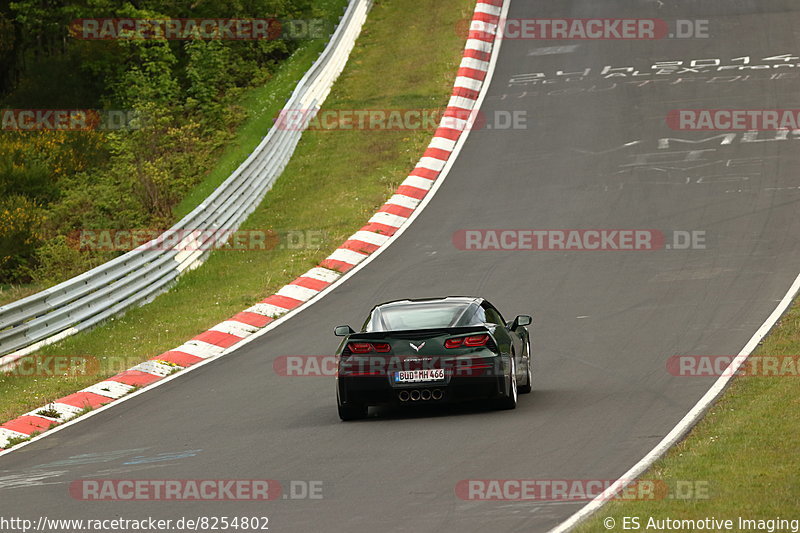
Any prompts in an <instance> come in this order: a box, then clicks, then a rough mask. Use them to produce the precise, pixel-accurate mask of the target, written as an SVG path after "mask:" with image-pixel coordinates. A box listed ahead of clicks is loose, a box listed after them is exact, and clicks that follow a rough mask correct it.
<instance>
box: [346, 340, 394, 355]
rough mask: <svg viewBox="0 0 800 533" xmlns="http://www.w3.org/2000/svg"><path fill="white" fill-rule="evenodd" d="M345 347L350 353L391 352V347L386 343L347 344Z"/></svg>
mask: <svg viewBox="0 0 800 533" xmlns="http://www.w3.org/2000/svg"><path fill="white" fill-rule="evenodd" d="M347 347H348V348H349V349H350V352H351V353H371V352H378V353H387V352H389V351H391V349H392V347H391V346H390V345H389V343H387V342H376V343H373V344H370V343H369V342H349V343H347Z"/></svg>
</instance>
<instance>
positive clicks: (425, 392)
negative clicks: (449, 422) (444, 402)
mask: <svg viewBox="0 0 800 533" xmlns="http://www.w3.org/2000/svg"><path fill="white" fill-rule="evenodd" d="M397 397H398V398H399V399H400V401H401V402H407V401H409V400H410V401H412V402H418V401H420V400H422V401H423V402H427V401H429V400H441V399H442V398H443V397H444V393H443V392H442V390H441V389H433V390H431V389H422V390H419V389H413V390H411V391H408V390H401V391H400V392H398V393H397Z"/></svg>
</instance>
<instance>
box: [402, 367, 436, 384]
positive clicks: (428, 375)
mask: <svg viewBox="0 0 800 533" xmlns="http://www.w3.org/2000/svg"><path fill="white" fill-rule="evenodd" d="M443 379H444V368H428V369H425V370H402V371H400V372H395V373H394V381H395V383H419V382H421V381H441V380H443Z"/></svg>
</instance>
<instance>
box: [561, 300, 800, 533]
mask: <svg viewBox="0 0 800 533" xmlns="http://www.w3.org/2000/svg"><path fill="white" fill-rule="evenodd" d="M755 354H759V355H775V356H779V355H783V356H797V355H798V354H800V302H798V301H796V302H794V305H793V306H792V308H791V309H790V310H789V312H788V313H787V314H786V315H785V316H784V317H783V318H782V319H781V320H780V322H779V323H778V325H776V327H775V328H774V329H773V330H772V332H771V333H770V334H769V336H768V337H767V338H766V339H765V340H764V341H763V343H762V344H761V346H760V347H759V348H758V350H757V351H756V352H755ZM687 379H691V378H687ZM798 450H800V378H798V377H796V376H789V377H787V376H782V377H737V378H735V379H734V380H733V383H732V384H731V386H730V387H729V388H728V390H727V391H726V392H725V394H724V395H723V397H722V398H721V399H720V400H719V401H718V402H717V403H716V404H715V405H714V406H713V407H712V408H711V409H710V410H709V412H708V413H707V414H706V416H705V417H704V418H703V420H701V421H700V423H698V424H697V426H695V428H694V429H693V430H692V431H691V432H690V434H689V435H688V436H687V437H686V438H685V439H684V440H683V441H681V442H680V443H679V444H678V445H677V446H675V447H674V448H672V449H671V450H670V451H669V452H668V453H667V454H666V456H664V457H663V458H662V459H660V460H659V461H657V462H656V463H655V464H654V465H653V467H652V468H651V469H650V470H649V471H648V472H646V473H645V474H643V475H642V479H647V480H661V481H663V482H664V483H666V485H667V486H669V487H675V486H677V484H678V483H679V482H681V481H696V482H700V483H702V484H706V486H707V488H708V497H707V498H699V499H694V498H690V499H685V500H682V499H654V500H644V501H614V502H611V503H609V504H608V505H606V506H605V507H603V508H602V509H600V510H599V511H598V512H597V514H595V515H594V516H593V517H592V518H591V519H589V520H588V521H587V522H586V523H584V524H582V525H581V526H580V527H579V528H577V530H576V531H580V532H590V531H606V529H605V528H604V526H603V519H605V518H606V517H609V516H610V517H612V518H614V519H615V520H616V524H617V526H616V528H615V530H620V531H621V530H622V519H623V517H625V516H627V517H639V521H640V523H641V524H642V526H644V525H646V524H647V521H648V520H649V519H650V517H653V518H654V519H663V518H667V517H669V518H673V519H695V520H696V519H703V518H706V517H711V516H714V517H716V518H720V519H731V520H733V521H734V529H732V531H739V529H738V528H737V524H738V522H737V519H738V517H740V516H741V517H742V518H746V519H775V518H777V517H782V518H788V519H800V513H798V511H800V476H798V473H800V452H798ZM651 530H652V529H651ZM673 531H675V530H673ZM686 531H690V530H686Z"/></svg>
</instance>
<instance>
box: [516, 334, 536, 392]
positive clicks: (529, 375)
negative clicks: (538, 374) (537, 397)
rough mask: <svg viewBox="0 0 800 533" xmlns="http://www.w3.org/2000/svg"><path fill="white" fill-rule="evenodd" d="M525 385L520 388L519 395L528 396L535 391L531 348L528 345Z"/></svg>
mask: <svg viewBox="0 0 800 533" xmlns="http://www.w3.org/2000/svg"><path fill="white" fill-rule="evenodd" d="M525 363H526V364H525V366H526V369H525V384H524V385H520V386H519V393H520V394H528V393H529V392H530V391H531V390H533V370H532V369H531V365H533V362H531V346H530V344H528V357H526V358H525Z"/></svg>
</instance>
